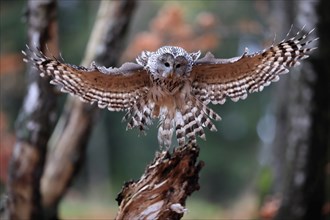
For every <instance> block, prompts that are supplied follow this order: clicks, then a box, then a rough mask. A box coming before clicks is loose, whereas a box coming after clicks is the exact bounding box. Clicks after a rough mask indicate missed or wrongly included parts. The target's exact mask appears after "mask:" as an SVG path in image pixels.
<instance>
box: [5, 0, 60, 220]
mask: <svg viewBox="0 0 330 220" xmlns="http://www.w3.org/2000/svg"><path fill="white" fill-rule="evenodd" d="M26 19H27V25H28V38H29V45H30V47H39V48H41V50H42V51H43V52H44V53H45V54H47V55H50V54H49V51H48V50H46V48H45V45H48V47H49V48H50V49H51V50H52V55H54V56H56V55H57V54H58V50H57V21H56V2H55V0H45V1H33V0H30V1H28V2H27V13H26ZM27 76H28V85H27V94H26V96H25V99H24V104H23V107H22V109H21V111H20V113H19V116H18V119H17V121H16V137H17V141H16V143H15V146H14V150H13V155H12V158H11V161H10V168H9V179H8V183H7V195H6V201H5V210H4V213H3V216H2V217H4V218H5V219H24V220H26V219H40V218H41V217H42V205H41V194H40V178H41V175H42V172H43V167H44V162H45V156H46V150H47V142H48V139H49V137H50V135H51V132H52V130H53V128H54V126H55V122H56V112H55V111H56V93H55V92H54V90H53V87H51V86H50V85H49V83H48V82H47V81H46V80H44V79H41V78H40V77H39V74H38V72H37V70H35V69H32V68H30V67H29V68H28V72H27Z"/></svg>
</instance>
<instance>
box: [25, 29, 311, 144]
mask: <svg viewBox="0 0 330 220" xmlns="http://www.w3.org/2000/svg"><path fill="white" fill-rule="evenodd" d="M311 32H312V31H310V32H309V33H307V34H302V33H300V32H298V33H297V34H296V35H295V36H294V37H292V38H290V39H286V40H283V41H281V42H280V43H279V44H277V45H273V46H271V47H270V48H268V49H265V50H263V51H261V52H259V53H255V54H248V53H247V52H245V53H244V54H243V55H242V56H241V57H235V58H231V59H217V58H214V56H213V55H212V54H211V53H207V54H206V55H205V56H204V57H203V58H201V59H198V58H199V56H200V52H196V53H187V52H186V51H185V50H184V49H182V48H180V47H172V46H165V47H162V48H160V49H158V50H157V51H155V52H150V51H144V52H142V53H141V55H140V56H139V57H138V58H137V64H136V63H125V64H124V65H123V66H121V67H120V68H105V67H99V66H97V65H95V64H94V63H93V64H92V65H91V67H89V68H85V67H79V66H74V65H70V64H66V63H63V62H62V61H60V60H58V59H55V58H50V57H47V56H45V55H44V54H43V53H42V52H41V51H39V50H38V51H36V52H34V50H31V49H29V48H28V51H29V52H30V53H29V54H27V53H26V52H24V51H23V53H24V54H25V55H26V58H25V59H24V60H25V61H26V62H31V63H32V64H33V65H34V66H35V67H36V68H37V69H38V70H40V72H41V74H40V75H41V76H45V75H48V76H50V77H51V78H52V80H51V83H52V84H55V85H59V86H61V90H62V91H63V92H68V93H70V94H73V95H76V96H78V97H80V98H81V99H82V100H83V101H86V102H90V103H94V102H96V103H97V105H98V106H99V107H100V108H105V107H106V108H108V109H109V110H110V111H122V110H124V111H127V114H126V115H125V117H124V119H125V120H127V121H128V124H127V128H129V129H130V128H133V127H138V128H139V129H140V130H141V131H143V130H145V128H146V127H147V126H148V125H150V124H151V123H152V120H153V119H154V118H159V120H160V124H159V129H158V141H159V143H160V145H162V146H166V147H170V146H171V141H172V135H173V133H174V132H175V135H176V139H177V141H178V144H179V146H183V145H184V144H185V143H187V142H192V143H196V136H199V137H201V138H203V139H205V134H204V129H203V127H207V128H208V129H210V130H211V131H216V128H215V126H214V124H213V123H212V121H211V120H210V119H213V120H220V116H219V115H218V114H217V113H215V112H214V111H213V110H212V109H210V108H209V107H207V105H208V104H209V103H210V102H211V103H212V104H223V103H224V102H225V100H226V98H227V97H228V98H230V99H232V100H233V101H237V100H239V99H245V98H246V97H247V94H248V93H252V92H257V91H261V90H262V89H263V88H264V87H265V86H268V85H269V84H270V83H271V82H275V81H277V80H278V79H279V75H280V74H284V73H287V72H288V67H292V66H295V65H297V64H299V61H300V60H302V59H305V58H307V57H308V55H307V53H308V52H310V51H312V50H313V49H315V47H312V48H310V47H307V45H309V44H310V43H311V42H313V41H314V40H316V39H313V40H306V38H307V36H308V35H309V34H310V33H311Z"/></svg>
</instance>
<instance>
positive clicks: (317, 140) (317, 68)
mask: <svg viewBox="0 0 330 220" xmlns="http://www.w3.org/2000/svg"><path fill="white" fill-rule="evenodd" d="M274 4H277V6H278V7H277V10H279V11H282V12H284V17H285V18H286V19H283V20H282V22H287V24H293V26H294V27H295V28H301V27H302V26H304V25H306V27H305V30H306V31H309V30H311V29H312V28H314V27H316V28H317V30H316V32H314V36H311V38H313V37H315V35H319V36H320V37H321V38H320V40H319V45H318V50H316V51H315V52H314V53H313V54H312V55H311V57H310V58H309V59H307V60H305V61H304V62H302V65H301V66H300V68H296V69H294V70H291V71H292V72H293V73H291V74H290V75H289V76H288V77H286V78H287V79H285V80H282V82H281V83H280V84H281V85H280V86H279V89H278V90H277V91H276V96H277V98H278V102H277V106H278V107H277V113H276V114H277V118H278V120H277V122H278V124H277V131H276V138H275V143H274V155H275V158H274V164H275V177H276V183H277V186H276V188H275V190H276V191H277V193H279V195H280V198H281V203H280V208H279V210H278V212H277V215H276V219H281V220H282V219H290V220H295V219H306V220H307V219H325V215H324V214H323V213H322V208H323V205H324V204H325V172H324V170H325V166H326V160H327V159H328V160H329V158H327V151H329V149H330V146H329V137H330V133H329V125H330V118H329V112H330V108H329V97H330V94H329V85H330V66H329V62H327V61H326V60H325V59H326V58H328V57H329V55H330V51H329V50H330V47H329V45H326V44H329V43H328V40H327V39H330V36H329V32H328V30H327V28H328V27H329V26H330V24H329V19H327V20H326V19H324V18H325V16H328V9H329V7H326V4H328V5H329V2H328V1H327V0H320V1H319V2H317V1H275V2H274ZM317 10H318V11H319V17H318V14H317ZM317 21H319V23H317ZM326 23H327V24H326ZM287 24H282V25H283V26H284V27H286V26H288V25H287Z"/></svg>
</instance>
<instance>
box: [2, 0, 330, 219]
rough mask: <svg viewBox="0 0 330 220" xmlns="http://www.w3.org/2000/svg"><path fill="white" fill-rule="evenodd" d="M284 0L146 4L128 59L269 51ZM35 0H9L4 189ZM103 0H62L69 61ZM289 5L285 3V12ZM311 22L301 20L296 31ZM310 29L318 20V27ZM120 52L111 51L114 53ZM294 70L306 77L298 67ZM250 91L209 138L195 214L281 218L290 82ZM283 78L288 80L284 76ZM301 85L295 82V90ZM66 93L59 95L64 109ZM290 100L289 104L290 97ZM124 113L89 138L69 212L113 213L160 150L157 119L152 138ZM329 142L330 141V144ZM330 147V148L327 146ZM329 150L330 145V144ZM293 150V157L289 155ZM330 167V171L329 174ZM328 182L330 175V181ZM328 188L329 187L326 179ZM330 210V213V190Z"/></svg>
mask: <svg viewBox="0 0 330 220" xmlns="http://www.w3.org/2000/svg"><path fill="white" fill-rule="evenodd" d="M275 2H276V1H263V0H259V1H140V2H138V7H137V9H136V11H135V13H134V15H133V16H134V17H133V19H132V22H131V24H130V29H129V34H128V37H127V39H126V44H125V46H124V53H123V55H122V57H121V59H120V63H122V62H127V61H134V59H135V58H136V57H137V55H138V54H139V53H140V52H141V51H142V50H155V49H157V48H159V47H160V46H162V45H179V46H182V47H184V48H185V49H186V50H187V51H197V50H201V51H202V53H203V54H204V53H205V52H207V51H212V53H213V54H215V56H216V57H223V58H228V57H234V56H239V55H241V54H242V53H243V52H244V49H245V48H246V47H247V48H248V49H249V52H250V53H253V52H256V51H260V50H262V49H263V48H265V47H267V46H270V45H271V44H272V43H273V40H274V37H275V35H276V42H279V41H280V40H282V39H283V38H284V37H285V35H286V33H287V31H289V29H290V25H291V23H287V24H286V26H283V25H282V24H283V23H281V22H277V21H278V20H280V19H283V18H280V17H278V16H279V13H277V12H276V9H274V11H273V9H272V8H274V5H276V3H275ZM25 7H26V1H1V8H0V21H1V26H0V28H1V34H0V42H1V47H0V61H1V68H0V83H1V84H0V85H1V86H0V95H1V96H0V98H1V99H0V102H1V106H0V138H1V139H0V184H1V191H0V193H1V194H2V193H4V192H5V185H6V181H7V170H8V162H9V160H10V156H11V153H12V150H13V146H14V143H15V140H16V139H15V120H16V118H17V115H18V113H19V110H20V108H21V106H22V103H23V99H24V95H25V93H26V87H25V85H26V76H25V75H24V74H25V71H26V65H25V64H24V63H23V61H22V58H23V56H22V54H21V50H23V49H24V48H25V44H27V27H26V24H25V23H24V13H25V12H24V8H25ZM98 7H99V1H79V0H59V1H58V15H57V16H58V26H59V27H58V28H59V30H58V32H59V48H60V51H61V54H62V56H63V57H64V59H65V61H66V62H68V63H72V64H77V65H79V64H80V63H81V60H82V59H83V56H84V52H85V49H86V44H87V42H88V39H89V37H90V35H91V31H92V27H93V24H94V21H95V17H96V13H97V11H98ZM277 10H280V9H277ZM300 28H301V26H298V27H294V28H293V30H294V33H295V32H297V31H298V30H299V29H300ZM308 28H309V26H308ZM109 53H111V51H109ZM290 74H298V73H297V71H290ZM287 78H288V76H283V77H282V78H281V80H280V82H279V83H275V84H272V85H271V86H270V87H267V88H265V89H264V91H262V92H261V93H255V94H250V95H249V97H248V98H247V99H246V100H241V101H239V102H237V103H234V102H232V101H227V102H226V103H225V104H224V105H221V106H213V108H214V109H215V111H216V112H217V113H218V114H219V115H220V116H221V117H222V121H220V122H216V126H217V128H218V132H214V133H213V132H207V134H206V137H207V141H202V140H199V142H198V143H199V145H200V148H201V151H200V160H203V161H204V162H205V167H204V168H203V169H202V171H201V176H200V185H201V189H200V190H199V191H198V192H195V193H194V194H193V195H192V196H191V198H188V200H187V208H188V210H189V211H188V213H187V214H186V215H185V218H187V219H193V218H208V219H211V218H214V219H220V218H232V219H238V218H246V219H247V218H255V217H256V216H262V217H264V218H268V217H269V216H273V215H274V213H273V212H275V211H276V210H277V208H278V206H279V201H280V199H279V198H278V194H277V193H276V191H277V190H278V188H277V187H278V185H279V183H278V182H277V181H280V180H279V178H278V176H276V175H277V174H276V172H275V167H276V164H277V165H278V163H279V162H278V161H277V162H276V161H275V159H274V155H278V154H276V153H274V152H276V150H275V151H274V149H273V148H274V146H275V144H274V141H275V134H276V130H277V129H278V128H279V127H278V123H279V121H278V120H277V118H276V110H277V106H276V105H277V104H278V103H279V102H280V101H279V99H280V97H279V95H278V94H280V95H283V94H282V93H280V92H279V90H280V89H279V88H281V89H283V86H282V87H280V84H283V85H286V84H285V81H286V80H287ZM282 81H283V82H282ZM292 89H293V90H294V89H295V88H292ZM65 98H66V95H65V94H62V95H60V96H59V99H60V103H59V104H58V109H57V111H58V114H60V113H61V111H62V108H63V105H64V102H65ZM288 105H289V103H288ZM124 114H125V113H124V112H119V113H118V112H109V111H107V110H102V111H100V113H99V115H98V118H97V120H96V122H95V126H94V128H93V131H92V135H91V137H90V139H89V140H88V147H87V154H86V159H85V163H84V164H83V167H82V169H81V171H80V172H79V174H78V176H77V178H76V179H75V180H74V182H73V185H72V186H71V188H70V189H69V191H68V192H67V194H66V196H65V198H64V199H63V201H62V202H61V203H60V217H62V218H82V217H85V218H101V217H107V218H111V217H113V216H114V215H115V213H116V210H117V203H116V202H115V201H114V198H115V197H116V194H117V193H118V192H119V191H120V189H121V186H122V184H123V183H124V182H125V181H128V180H130V179H138V178H139V177H140V175H141V174H142V173H143V170H144V168H145V166H146V165H147V164H148V163H150V161H152V159H153V157H154V155H155V152H156V151H158V150H159V149H158V143H157V138H156V130H157V129H156V126H157V123H155V124H154V125H153V126H152V127H151V128H150V130H149V131H148V132H147V135H146V136H140V135H139V132H138V131H136V130H129V131H126V124H125V123H122V122H121V118H122V117H123V116H124ZM325 129H326V128H325ZM328 143H329V142H328ZM327 147H329V146H327ZM328 151H329V149H328ZM282 156H283V155H282ZM328 162H329V158H328ZM329 166H330V165H329V164H328V165H327V167H328V168H327V169H326V167H325V166H324V167H323V168H324V172H325V173H326V175H327V178H328V179H329V173H330V171H329V169H330V168H329ZM327 183H328V185H327V186H328V188H330V187H329V180H328V182H327ZM324 187H326V186H324ZM326 198H327V200H326V201H328V202H327V203H325V204H324V210H323V211H324V212H325V213H327V214H329V212H330V205H329V190H328V191H327V195H326Z"/></svg>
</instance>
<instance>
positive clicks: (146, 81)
mask: <svg viewBox="0 0 330 220" xmlns="http://www.w3.org/2000/svg"><path fill="white" fill-rule="evenodd" d="M28 50H29V52H31V53H29V56H27V53H26V52H25V51H22V52H23V54H24V55H25V56H26V57H25V59H24V61H25V62H30V63H32V64H33V65H34V66H35V67H36V68H37V69H38V70H39V71H40V72H41V73H40V75H41V76H42V77H44V76H50V77H51V78H52V79H51V81H50V82H51V83H52V84H54V85H58V86H60V87H61V91H62V92H67V93H70V94H72V95H76V96H78V97H79V98H80V99H81V100H83V101H85V102H90V103H94V102H97V104H98V106H99V107H100V108H105V107H107V108H108V109H109V110H110V111H121V110H126V109H128V108H130V107H131V106H132V105H134V104H135V103H136V102H137V100H138V99H139V98H140V97H141V96H143V95H144V94H146V93H147V91H148V89H149V86H150V83H151V82H150V78H149V75H148V74H147V72H146V70H144V69H143V66H141V65H138V64H135V63H125V64H124V65H123V66H121V67H120V68H105V67H98V66H96V65H95V64H94V63H93V64H92V65H91V67H90V68H85V67H81V66H75V65H71V64H66V63H63V62H61V61H60V60H58V59H56V58H49V57H47V56H45V55H44V54H43V53H42V52H41V51H39V50H38V51H37V52H34V51H32V50H31V49H29V48H28Z"/></svg>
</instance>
